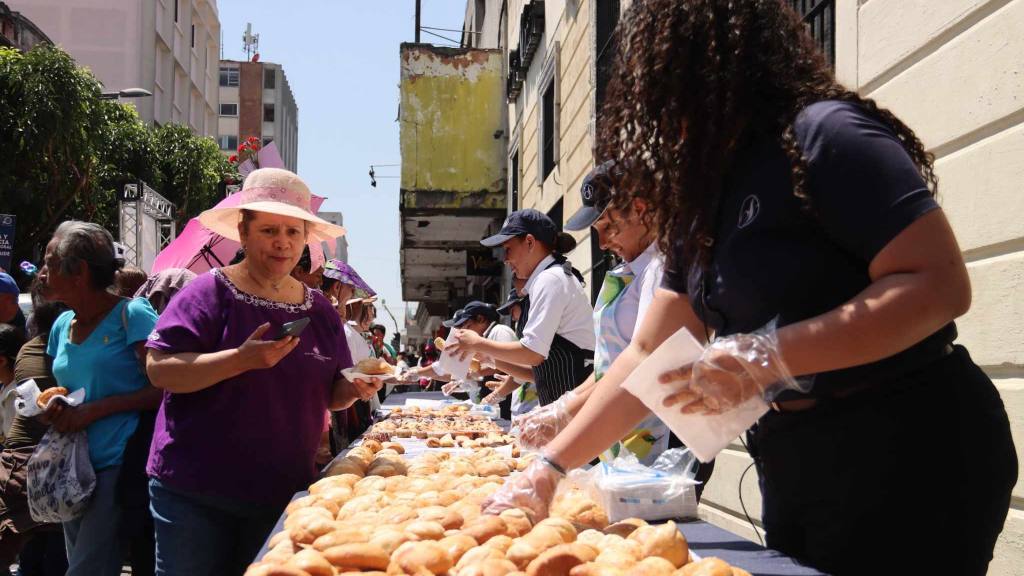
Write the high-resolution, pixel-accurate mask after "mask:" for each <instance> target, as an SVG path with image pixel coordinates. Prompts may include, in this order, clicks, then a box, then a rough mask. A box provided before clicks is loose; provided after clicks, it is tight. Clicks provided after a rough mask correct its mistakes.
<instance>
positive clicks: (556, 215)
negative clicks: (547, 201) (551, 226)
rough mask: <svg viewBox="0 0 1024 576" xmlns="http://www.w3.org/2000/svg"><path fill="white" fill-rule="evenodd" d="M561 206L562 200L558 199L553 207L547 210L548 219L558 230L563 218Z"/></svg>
mask: <svg viewBox="0 0 1024 576" xmlns="http://www.w3.org/2000/svg"><path fill="white" fill-rule="evenodd" d="M562 206H563V204H562V199H561V198H559V199H558V201H557V202H555V205H554V206H552V207H551V210H548V218H551V221H552V222H554V223H555V226H556V227H557V228H558V229H559V230H561V229H562V219H563V218H565V211H564V210H563V208H562Z"/></svg>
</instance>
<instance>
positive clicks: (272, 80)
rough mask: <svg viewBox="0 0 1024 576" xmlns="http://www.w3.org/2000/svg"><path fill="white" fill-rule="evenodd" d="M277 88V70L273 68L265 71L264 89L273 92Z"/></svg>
mask: <svg viewBox="0 0 1024 576" xmlns="http://www.w3.org/2000/svg"><path fill="white" fill-rule="evenodd" d="M276 87H277V70H274V69H273V68H264V69H263V89H264V90H273V89H274V88H276Z"/></svg>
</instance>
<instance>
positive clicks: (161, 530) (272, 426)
mask: <svg viewBox="0 0 1024 576" xmlns="http://www.w3.org/2000/svg"><path fill="white" fill-rule="evenodd" d="M240 193H241V194H242V195H243V197H242V199H241V202H240V203H239V205H238V206H236V207H234V208H223V209H212V210H208V211H206V212H204V213H203V214H201V215H200V221H201V222H202V223H203V225H205V226H206V227H208V228H210V229H212V230H214V231H215V232H217V233H218V234H221V235H223V236H225V237H228V238H231V239H235V240H238V241H240V242H241V244H242V246H243V247H244V248H245V258H244V259H243V260H242V261H241V262H240V263H238V264H235V265H232V266H227V267H225V268H218V269H214V270H211V272H210V273H209V274H205V275H203V276H200V277H199V278H196V279H195V280H193V281H192V282H191V283H190V284H189V285H188V286H186V287H185V288H184V289H183V290H182V291H181V292H179V293H178V294H177V296H175V297H174V299H173V300H172V301H171V303H170V305H169V306H168V307H167V309H166V310H165V311H164V313H163V315H162V316H161V317H160V321H159V322H158V323H157V326H156V330H154V332H153V335H152V336H151V337H150V341H149V344H148V345H147V346H148V347H149V349H150V351H149V360H148V368H149V375H150V378H152V380H153V383H154V385H156V386H157V387H159V388H162V389H163V390H164V397H163V403H162V404H161V406H160V412H159V414H158V416H157V423H156V432H155V435H154V438H153V445H152V450H151V454H150V460H149V467H148V471H149V475H150V477H151V481H150V496H151V499H152V511H153V517H154V520H155V522H156V540H157V553H156V556H157V574H161V575H168V576H169V575H179V574H180V575H186V574H187V575H190V576H203V575H229V574H241V573H242V572H243V571H244V570H245V567H246V566H247V565H248V564H249V563H250V562H251V561H252V559H253V558H254V557H255V556H256V554H257V552H259V549H260V546H261V545H262V544H263V541H264V539H265V538H266V536H267V535H268V534H269V533H270V531H271V529H272V528H273V526H274V524H275V522H276V521H277V518H278V516H279V515H280V514H281V512H282V511H283V509H284V507H285V505H286V504H287V503H288V501H289V499H290V498H291V496H292V495H293V494H294V493H295V492H297V491H299V490H301V489H303V488H305V487H306V486H308V485H309V483H310V482H311V481H312V480H313V479H314V478H315V477H316V472H317V470H316V466H315V455H316V452H317V447H318V445H319V441H320V437H321V432H322V430H323V424H324V412H325V411H326V410H328V409H331V410H340V409H343V408H346V407H348V406H350V405H351V404H352V403H353V402H355V401H356V400H359V399H365V398H370V397H371V396H373V395H374V394H375V393H376V391H377V388H378V387H379V386H380V383H379V381H373V382H370V383H367V382H362V381H360V380H356V381H355V382H349V381H347V380H346V379H345V378H343V377H342V375H341V371H342V369H344V368H348V367H349V366H351V364H352V362H351V358H350V355H349V351H348V343H347V341H346V338H345V333H344V330H343V328H342V323H341V320H340V319H339V318H338V314H337V313H335V311H334V309H333V308H332V307H331V304H330V302H329V301H328V300H327V298H325V297H324V296H323V294H321V293H320V292H318V291H316V290H313V289H311V288H309V287H308V286H305V285H303V284H302V283H301V282H300V281H298V280H296V279H295V278H294V277H292V276H291V275H290V273H291V271H292V270H293V269H294V267H295V265H296V263H297V262H298V261H299V257H300V256H301V255H302V251H303V246H305V244H306V243H307V242H310V241H316V242H319V241H321V240H327V239H333V238H334V237H336V236H339V235H341V234H343V233H344V229H342V228H339V227H337V226H334V225H332V224H330V223H328V222H325V221H323V220H321V219H320V218H317V217H316V216H314V215H313V213H312V212H311V211H310V191H309V188H307V186H306V184H305V183H304V182H303V181H302V180H301V179H300V178H299V177H298V176H296V175H295V174H293V173H291V172H288V171H287V170H280V169H274V168H263V169H260V170H256V171H254V172H252V173H250V174H249V176H248V177H247V178H246V180H245V184H244V186H243V189H242V191H241V192H240ZM300 319H308V320H309V325H308V326H307V327H306V328H305V330H304V331H303V332H301V334H295V335H284V334H282V333H281V332H280V331H281V328H282V325H284V324H287V323H290V322H294V321H297V320H300Z"/></svg>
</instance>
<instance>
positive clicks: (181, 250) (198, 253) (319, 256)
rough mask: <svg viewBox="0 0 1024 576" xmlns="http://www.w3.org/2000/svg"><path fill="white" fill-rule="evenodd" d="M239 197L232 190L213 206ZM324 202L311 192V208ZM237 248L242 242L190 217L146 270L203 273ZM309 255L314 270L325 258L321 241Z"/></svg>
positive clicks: (224, 262) (228, 204)
mask: <svg viewBox="0 0 1024 576" xmlns="http://www.w3.org/2000/svg"><path fill="white" fill-rule="evenodd" d="M241 198H242V195H241V194H232V195H230V196H228V197H227V198H225V199H223V200H221V201H220V202H218V203H217V206H216V208H230V207H232V206H235V205H237V204H238V203H239V201H240V200H241ZM323 203H324V198H323V197H322V196H317V195H316V194H314V195H313V198H312V201H311V205H312V208H313V211H314V212H316V211H317V210H319V209H320V205H321V204H323ZM239 248H241V245H240V244H239V243H238V242H235V241H234V240H229V239H227V238H225V237H223V236H221V235H220V234H216V233H214V232H211V231H210V230H209V229H207V228H206V227H205V226H203V225H202V224H200V223H199V219H198V218H193V219H191V220H189V221H188V224H186V225H185V229H184V230H182V231H181V234H178V237H177V238H175V239H174V241H173V242H171V243H170V244H168V245H167V247H166V248H164V249H163V250H162V251H160V253H159V254H157V256H156V259H155V260H154V261H153V269H152V270H150V271H149V273H150V274H156V273H157V272H160V271H161V270H164V269H166V268H185V269H188V270H191V271H193V272H195V273H196V274H202V273H203V272H206V271H208V270H210V269H211V268H215V267H220V266H227V265H228V262H231V259H232V258H234V257H235V253H236V252H238V249H239ZM309 256H310V259H311V260H312V262H313V269H314V270H315V269H316V268H318V267H320V266H322V265H323V263H324V261H325V257H324V249H323V245H322V244H320V242H311V243H310V244H309Z"/></svg>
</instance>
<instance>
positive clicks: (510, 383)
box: [484, 278, 540, 420]
mask: <svg viewBox="0 0 1024 576" xmlns="http://www.w3.org/2000/svg"><path fill="white" fill-rule="evenodd" d="M514 284H515V287H514V288H513V289H512V290H511V291H510V292H509V294H508V299H507V300H505V303H504V304H502V305H501V306H500V307H499V308H498V310H497V312H498V314H500V315H502V316H509V317H510V318H511V320H512V330H513V331H514V332H515V334H516V339H517V340H518V339H519V338H522V337H523V329H524V328H526V320H527V319H528V317H529V308H530V299H529V298H527V297H526V296H520V295H519V290H521V289H522V288H523V286H525V285H526V282H525V281H524V280H519V279H518V278H517V279H516V280H515V282H514ZM505 368H506V369H511V367H510V366H508V365H507V364H506V366H505ZM496 384H497V385H496V386H495V387H494V388H492V389H493V390H494V392H492V393H491V396H489V397H488V398H486V399H484V402H488V403H492V404H493V403H494V402H498V400H495V398H500V399H501V400H500V406H501V410H502V418H506V419H508V420H511V419H512V418H514V417H516V416H522V415H523V414H526V413H527V412H529V411H530V410H533V409H534V408H536V407H537V406H540V401H539V400H538V399H537V387H536V386H535V385H534V384H533V369H532V368H527V367H525V366H524V367H523V370H522V371H521V372H516V373H515V374H511V373H508V372H506V373H505V374H503V375H501V376H499V377H498V381H497V383H496Z"/></svg>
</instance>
